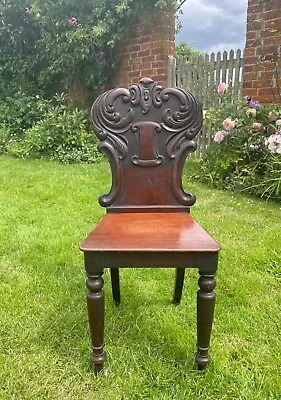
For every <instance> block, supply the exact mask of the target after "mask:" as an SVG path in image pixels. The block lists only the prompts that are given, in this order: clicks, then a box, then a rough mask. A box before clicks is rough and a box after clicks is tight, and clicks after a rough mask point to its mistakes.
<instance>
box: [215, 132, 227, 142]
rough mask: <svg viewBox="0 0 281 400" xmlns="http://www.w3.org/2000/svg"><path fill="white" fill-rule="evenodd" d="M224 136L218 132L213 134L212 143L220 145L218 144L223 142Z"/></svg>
mask: <svg viewBox="0 0 281 400" xmlns="http://www.w3.org/2000/svg"><path fill="white" fill-rule="evenodd" d="M224 136H225V135H224V134H223V133H222V131H219V132H217V133H216V134H215V136H214V141H215V142H216V143H220V142H222V141H223V139H224Z"/></svg>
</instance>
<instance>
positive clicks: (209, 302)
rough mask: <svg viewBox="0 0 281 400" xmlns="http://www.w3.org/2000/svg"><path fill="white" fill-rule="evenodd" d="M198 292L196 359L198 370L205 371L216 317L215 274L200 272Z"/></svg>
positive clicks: (209, 358)
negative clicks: (214, 317)
mask: <svg viewBox="0 0 281 400" xmlns="http://www.w3.org/2000/svg"><path fill="white" fill-rule="evenodd" d="M200 275H201V276H200V278H199V280H198V285H199V287H200V289H199V290H198V292H197V354H196V357H195V360H196V362H197V363H198V369H204V368H205V367H206V365H207V364H208V363H209V362H210V360H211V357H210V355H209V347H210V337H211V330H212V323H213V316H214V308H215V299H216V294H215V292H214V291H213V290H214V288H215V287H216V279H215V274H205V273H204V274H203V273H201V272H200Z"/></svg>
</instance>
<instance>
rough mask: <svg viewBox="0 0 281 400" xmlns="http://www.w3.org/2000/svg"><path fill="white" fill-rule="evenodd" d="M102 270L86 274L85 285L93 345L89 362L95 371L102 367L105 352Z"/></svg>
mask: <svg viewBox="0 0 281 400" xmlns="http://www.w3.org/2000/svg"><path fill="white" fill-rule="evenodd" d="M102 274H103V272H100V273H96V274H95V275H88V274H87V276H88V279H87V281H86V286H87V288H88V293H87V304H88V313H89V324H90V333H91V340H92V346H93V352H92V354H91V358H90V359H91V362H92V363H93V364H94V366H95V372H96V373H97V372H99V371H101V370H102V368H103V362H104V361H105V352H104V350H103V346H104V343H103V336H104V292H103V279H102Z"/></svg>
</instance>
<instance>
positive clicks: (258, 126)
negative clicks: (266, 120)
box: [251, 122, 263, 132]
mask: <svg viewBox="0 0 281 400" xmlns="http://www.w3.org/2000/svg"><path fill="white" fill-rule="evenodd" d="M262 130H263V126H262V124H261V123H260V122H254V123H253V124H252V126H251V131H255V132H259V131H262Z"/></svg>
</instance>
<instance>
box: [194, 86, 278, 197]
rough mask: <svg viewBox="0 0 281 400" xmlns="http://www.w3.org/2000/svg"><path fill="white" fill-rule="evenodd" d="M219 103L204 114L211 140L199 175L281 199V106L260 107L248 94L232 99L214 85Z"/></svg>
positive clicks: (222, 185) (218, 183) (223, 185)
mask: <svg viewBox="0 0 281 400" xmlns="http://www.w3.org/2000/svg"><path fill="white" fill-rule="evenodd" d="M218 96H219V97H220V99H219V100H220V103H219V107H217V108H213V109H210V110H208V111H207V112H206V115H205V120H204V122H205V124H207V125H209V124H211V126H212V129H213V131H214V137H213V141H212V143H211V144H210V146H209V147H208V149H207V152H206V155H205V157H204V159H203V161H202V164H201V170H200V178H201V179H203V180H204V181H207V182H209V183H211V184H212V185H214V186H216V187H220V188H226V189H231V190H239V191H245V192H247V193H254V194H256V195H258V196H261V197H265V198H272V199H279V200H280V199H281V106H280V105H276V104H274V105H270V106H266V107H263V106H262V105H261V104H259V103H258V102H256V101H255V100H254V99H252V98H251V97H245V98H244V99H239V100H233V97H232V95H231V90H230V89H228V87H227V85H226V84H224V83H222V84H220V85H219V86H218Z"/></svg>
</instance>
